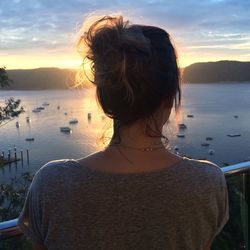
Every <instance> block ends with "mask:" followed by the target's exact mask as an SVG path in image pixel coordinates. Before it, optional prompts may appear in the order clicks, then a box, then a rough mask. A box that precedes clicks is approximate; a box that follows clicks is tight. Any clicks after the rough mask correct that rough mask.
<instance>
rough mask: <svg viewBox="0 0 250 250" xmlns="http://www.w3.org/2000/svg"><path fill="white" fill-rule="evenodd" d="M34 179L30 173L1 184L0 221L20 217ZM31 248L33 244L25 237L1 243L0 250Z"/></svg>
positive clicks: (25, 249) (27, 249)
mask: <svg viewBox="0 0 250 250" xmlns="http://www.w3.org/2000/svg"><path fill="white" fill-rule="evenodd" d="M32 178H33V176H32V175H31V174H30V172H26V173H23V174H22V175H21V177H19V178H16V177H15V178H12V179H11V182H10V183H9V184H0V221H6V220H11V219H16V218H17V217H18V216H19V214H20V212H21V210H22V207H23V205H24V201H25V197H26V194H27V191H28V188H29V186H30V183H31V181H32ZM31 248H32V246H31V243H30V242H29V241H27V239H26V237H25V236H24V235H22V236H18V237H14V238H11V239H8V240H4V241H1V242H0V249H3V250H29V249H31Z"/></svg>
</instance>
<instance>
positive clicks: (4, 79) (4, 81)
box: [0, 67, 12, 87]
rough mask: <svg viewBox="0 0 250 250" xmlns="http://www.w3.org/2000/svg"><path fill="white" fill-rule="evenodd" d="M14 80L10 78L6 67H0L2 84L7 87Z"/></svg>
mask: <svg viewBox="0 0 250 250" xmlns="http://www.w3.org/2000/svg"><path fill="white" fill-rule="evenodd" d="M11 82H12V80H10V79H9V77H8V74H7V72H6V68H5V67H3V68H0V86H1V87H6V86H9V85H10V83H11Z"/></svg>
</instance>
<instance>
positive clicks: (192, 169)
mask: <svg viewBox="0 0 250 250" xmlns="http://www.w3.org/2000/svg"><path fill="white" fill-rule="evenodd" d="M186 159H187V160H186V161H185V163H186V164H185V169H186V171H187V172H188V173H189V175H190V176H193V178H196V179H200V180H201V181H202V182H203V183H204V184H205V183H213V184H214V185H215V184H216V183H217V184H218V185H219V186H221V185H223V186H224V185H225V176H224V173H223V171H222V169H221V168H220V167H219V166H218V165H217V164H215V163H213V162H211V161H207V160H196V159H188V158H186Z"/></svg>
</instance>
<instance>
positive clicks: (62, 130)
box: [60, 127, 72, 133]
mask: <svg viewBox="0 0 250 250" xmlns="http://www.w3.org/2000/svg"><path fill="white" fill-rule="evenodd" d="M60 131H61V132H64V133H71V132H72V129H71V128H70V127H60Z"/></svg>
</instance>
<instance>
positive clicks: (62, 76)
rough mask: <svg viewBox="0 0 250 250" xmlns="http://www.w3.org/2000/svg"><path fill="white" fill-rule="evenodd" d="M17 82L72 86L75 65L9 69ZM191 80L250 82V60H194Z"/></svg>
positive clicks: (19, 85) (25, 86)
mask: <svg viewBox="0 0 250 250" xmlns="http://www.w3.org/2000/svg"><path fill="white" fill-rule="evenodd" d="M7 72H8V74H9V78H10V79H12V80H13V84H11V85H10V86H9V87H7V88H5V89H6V90H46V89H68V88H69V87H72V86H73V85H74V75H75V73H76V70H74V69H59V68H37V69H22V70H19V69H15V70H7ZM182 78H183V81H184V82H187V83H213V82H216V83H218V82H250V62H239V61H218V62H204V63H194V64H191V65H190V66H187V67H186V68H184V69H183V70H182Z"/></svg>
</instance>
